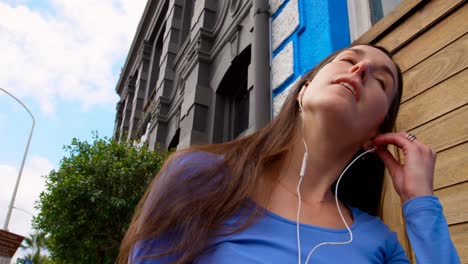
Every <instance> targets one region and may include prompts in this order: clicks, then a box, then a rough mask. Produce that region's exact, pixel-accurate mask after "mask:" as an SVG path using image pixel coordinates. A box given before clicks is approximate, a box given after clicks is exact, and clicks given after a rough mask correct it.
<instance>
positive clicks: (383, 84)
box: [377, 79, 385, 91]
mask: <svg viewBox="0 0 468 264" xmlns="http://www.w3.org/2000/svg"><path fill="white" fill-rule="evenodd" d="M377 81H378V82H379V84H380V86H381V87H382V89H383V90H384V91H385V82H384V81H382V80H381V79H377Z"/></svg>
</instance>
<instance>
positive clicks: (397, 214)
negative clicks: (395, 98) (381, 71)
mask: <svg viewBox="0 0 468 264" xmlns="http://www.w3.org/2000/svg"><path fill="white" fill-rule="evenodd" d="M466 14H468V5H466V4H465V1H463V0H432V1H422V0H419V1H418V0H406V1H402V3H400V5H399V6H398V7H397V8H396V9H395V10H394V11H393V12H392V13H391V14H389V15H388V16H387V17H385V18H383V19H382V20H381V21H380V22H379V23H377V24H376V25H375V26H374V27H373V28H371V29H370V30H369V31H368V32H367V33H365V34H364V35H363V36H362V37H361V38H359V39H358V40H357V41H356V42H357V43H374V44H377V45H380V46H383V47H385V48H387V49H389V50H390V51H392V53H393V54H394V59H395V61H396V62H397V63H398V64H399V65H400V67H401V69H402V71H403V80H404V91H403V96H402V104H401V108H400V113H399V116H398V120H397V130H398V131H409V132H411V133H413V134H415V135H417V137H418V139H419V140H421V141H422V142H423V143H425V144H427V145H429V146H431V147H432V148H433V149H434V150H435V151H436V152H437V154H438V155H437V163H436V172H435V180H434V190H435V194H436V195H437V196H438V197H439V198H440V200H441V202H442V205H443V207H444V214H445V216H446V218H447V222H448V224H449V230H450V233H451V236H452V240H453V241H454V243H455V246H456V248H457V251H458V253H459V254H460V258H461V260H462V263H468V35H467V32H468V20H466ZM388 180H389V179H388V175H387V182H386V187H385V188H386V192H385V195H384V205H383V219H384V221H385V222H386V223H387V224H388V225H389V226H390V227H391V228H392V229H393V230H395V231H397V232H398V235H399V239H400V241H401V242H402V245H403V246H404V247H405V248H406V250H407V252H408V254H409V256H410V257H412V258H413V259H412V260H413V263H415V261H414V256H413V254H412V251H411V248H410V246H409V243H408V240H407V238H406V235H405V230H404V224H403V222H404V221H403V217H402V215H401V202H400V199H399V197H398V196H397V195H396V193H395V192H394V190H393V187H392V185H391V182H390V183H389V182H388Z"/></svg>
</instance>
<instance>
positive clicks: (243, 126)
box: [213, 46, 250, 143]
mask: <svg viewBox="0 0 468 264" xmlns="http://www.w3.org/2000/svg"><path fill="white" fill-rule="evenodd" d="M249 65H250V46H248V47H247V48H246V49H244V51H242V52H241V53H240V54H239V55H238V56H237V57H236V58H235V59H234V60H233V61H232V63H231V66H230V67H229V69H228V71H227V72H226V74H225V75H224V77H223V80H222V81H221V83H220V85H219V87H218V90H217V92H216V106H215V126H214V129H215V131H214V133H213V143H219V142H226V141H229V140H233V139H236V138H238V137H240V136H242V134H243V133H244V132H245V131H247V128H248V127H249V105H250V98H249V90H248V87H247V86H248V68H249Z"/></svg>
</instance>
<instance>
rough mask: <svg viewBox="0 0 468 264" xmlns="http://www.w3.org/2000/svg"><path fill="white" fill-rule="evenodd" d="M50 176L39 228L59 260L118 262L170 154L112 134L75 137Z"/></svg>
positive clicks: (42, 199) (42, 198) (36, 220)
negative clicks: (150, 186) (139, 206)
mask: <svg viewBox="0 0 468 264" xmlns="http://www.w3.org/2000/svg"><path fill="white" fill-rule="evenodd" d="M64 150H65V151H66V153H67V155H66V156H65V157H64V158H63V159H62V160H61V162H60V167H59V169H58V170H56V171H55V170H52V171H51V172H50V173H49V175H48V176H47V177H46V190H45V191H44V192H42V193H41V195H40V198H39V201H38V203H37V204H36V207H37V208H38V209H39V210H40V213H39V215H38V216H37V217H36V218H34V221H33V224H34V227H35V228H36V229H38V230H43V231H44V232H46V233H48V234H49V251H50V253H51V256H52V258H53V259H54V260H56V261H57V262H71V263H114V260H115V257H116V255H117V252H118V247H119V245H120V241H121V240H122V238H123V236H124V234H125V232H126V230H127V227H128V224H129V221H130V220H131V216H132V213H133V210H134V208H135V206H136V204H137V203H138V201H139V200H140V198H141V196H142V195H143V193H144V192H145V190H146V188H147V187H148V184H149V182H150V181H151V179H152V178H153V177H154V175H156V174H157V172H158V171H159V169H160V167H161V166H162V164H163V163H164V161H165V159H166V158H167V156H168V155H169V153H155V152H152V151H150V150H148V149H147V148H146V147H138V148H136V147H133V146H132V145H130V144H129V143H118V142H116V141H114V140H112V139H108V138H99V137H98V135H97V134H95V135H94V137H93V142H91V143H89V142H86V141H80V140H78V139H76V138H74V139H73V140H72V142H71V144H70V145H67V146H64Z"/></svg>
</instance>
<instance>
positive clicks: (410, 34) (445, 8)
mask: <svg viewBox="0 0 468 264" xmlns="http://www.w3.org/2000/svg"><path fill="white" fill-rule="evenodd" d="M462 2H463V0H433V1H429V2H428V3H427V4H426V5H424V6H423V7H422V8H420V9H418V11H416V13H414V14H413V15H412V16H410V17H409V18H408V19H407V20H405V22H404V23H401V24H399V26H398V27H397V28H395V29H394V30H393V31H392V32H390V33H389V34H387V35H386V36H385V37H383V38H382V39H381V40H379V41H378V42H377V44H378V45H380V46H383V47H385V48H387V49H388V50H390V51H393V50H395V49H398V48H399V47H401V46H403V45H404V44H405V43H406V42H408V41H409V40H411V39H412V38H414V37H415V36H417V35H418V34H419V33H420V32H421V31H422V30H424V29H426V28H428V27H429V26H431V24H433V23H434V22H435V21H436V20H438V19H439V18H440V17H441V16H443V15H444V14H446V13H448V12H450V11H451V10H453V9H454V8H456V7H457V6H458V5H459V4H460V3H462Z"/></svg>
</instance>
